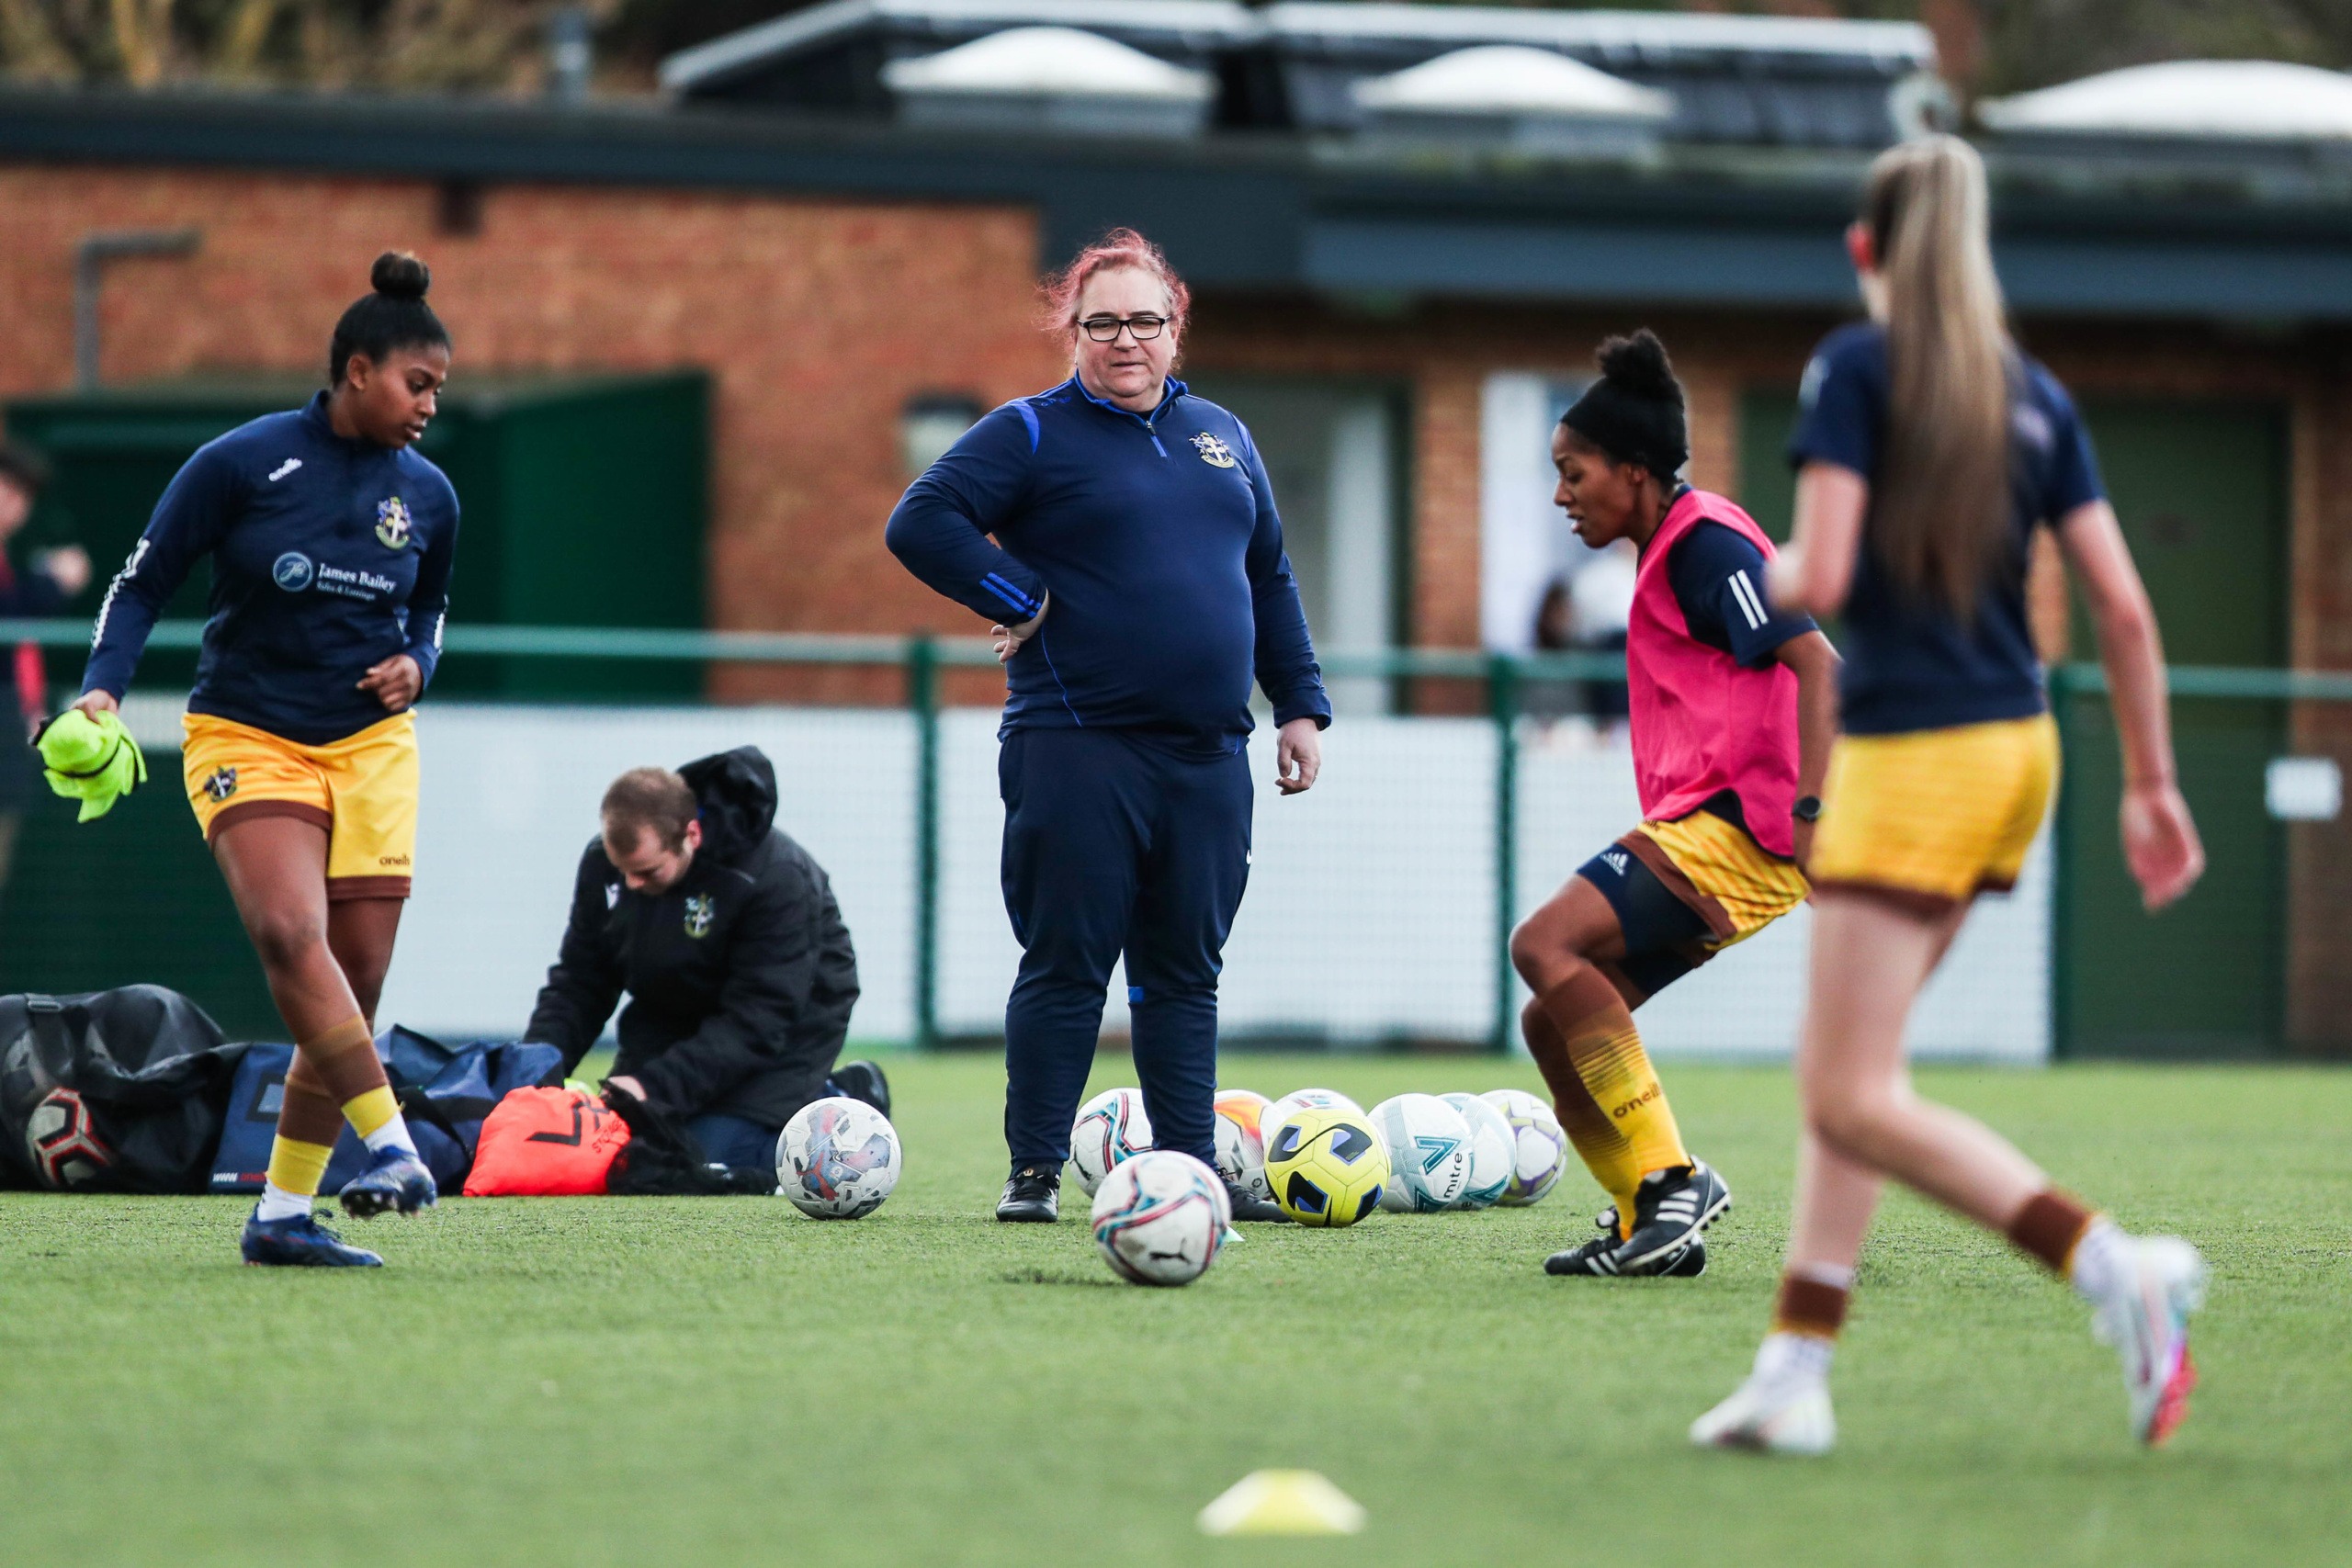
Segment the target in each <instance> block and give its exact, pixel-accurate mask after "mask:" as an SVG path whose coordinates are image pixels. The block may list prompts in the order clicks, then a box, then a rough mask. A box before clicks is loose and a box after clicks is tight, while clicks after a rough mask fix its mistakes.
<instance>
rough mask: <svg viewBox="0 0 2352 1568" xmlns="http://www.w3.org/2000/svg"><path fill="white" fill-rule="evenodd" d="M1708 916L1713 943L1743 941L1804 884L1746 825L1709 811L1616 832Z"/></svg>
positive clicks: (1800, 896)
mask: <svg viewBox="0 0 2352 1568" xmlns="http://www.w3.org/2000/svg"><path fill="white" fill-rule="evenodd" d="M1618 841H1619V842H1620V843H1622V844H1623V845H1624V846H1625V847H1626V848H1627V849H1629V850H1631V851H1633V852H1634V853H1635V854H1636V855H1638V856H1640V857H1641V861H1642V863H1643V864H1644V865H1646V866H1647V867H1649V869H1650V871H1651V872H1652V873H1653V874H1656V876H1657V879H1658V880H1659V881H1660V882H1663V883H1664V884H1666V886H1667V888H1668V891H1670V892H1671V893H1673V894H1674V896H1675V897H1678V898H1679V899H1681V900H1682V901H1683V902H1684V903H1685V904H1688V905H1690V906H1691V908H1693V909H1695V910H1696V911H1698V913H1699V917H1700V918H1701V919H1703V920H1705V921H1706V922H1707V930H1708V931H1709V932H1710V933H1711V934H1710V936H1709V939H1708V942H1707V946H1708V949H1709V950H1710V951H1716V950H1720V949H1723V948H1726V947H1729V946H1731V945H1732V944H1733V943H1735V942H1745V941H1747V939H1748V938H1749V937H1751V936H1754V935H1755V934H1756V933H1757V932H1758V931H1762V930H1763V929H1764V928H1765V927H1766V926H1769V925H1770V924H1771V923H1772V922H1773V921H1774V920H1777V919H1780V918H1781V916H1782V915H1785V914H1787V913H1788V912H1789V911H1790V910H1791V909H1793V908H1796V907H1797V906H1798V905H1799V904H1802V903H1804V898H1805V895H1806V893H1808V892H1809V891H1811V889H1810V888H1809V887H1807V886H1806V885H1805V879H1804V873H1803V872H1801V871H1799V870H1798V869H1797V866H1796V862H1794V861H1788V860H1782V859H1781V858H1780V857H1779V856H1778V855H1775V854H1771V853H1770V852H1767V851H1766V850H1765V849H1764V847H1763V846H1762V845H1760V844H1758V842H1757V841H1756V840H1754V839H1752V838H1750V837H1748V835H1747V829H1743V828H1741V827H1740V826H1739V825H1738V824H1737V823H1736V822H1733V821H1730V820H1729V819H1727V818H1722V817H1718V816H1716V815H1715V814H1714V813H1713V812H1712V811H1694V812H1692V813H1691V815H1690V816H1688V817H1684V818H1679V819H1678V820H1676V821H1672V822H1645V823H1643V824H1642V825H1641V826H1640V827H1639V828H1638V829H1634V831H1633V832H1631V833H1628V834H1626V835H1625V836H1624V837H1623V839H1621V840H1618Z"/></svg>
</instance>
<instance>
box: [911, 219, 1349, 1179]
mask: <svg viewBox="0 0 2352 1568" xmlns="http://www.w3.org/2000/svg"><path fill="white" fill-rule="evenodd" d="M1046 299H1047V303H1048V309H1049V311H1050V314H1049V315H1048V318H1047V325H1048V327H1049V329H1050V330H1052V331H1054V332H1056V333H1058V334H1059V335H1060V336H1061V337H1062V338H1063V339H1064V340H1065V341H1066V342H1067V343H1068V344H1069V349H1070V377H1069V379H1068V380H1066V381H1064V382H1063V383H1062V384H1061V385H1060V386H1057V387H1055V388H1052V389H1049V390H1046V391H1044V392H1040V393H1038V394H1036V395H1035V396H1034V397H1027V398H1017V399H1015V400H1012V402H1009V403H1007V404H1005V405H1004V406H1003V407H1002V408H1000V409H998V410H997V411H996V412H993V413H991V414H989V416H988V417H986V418H985V419H983V420H981V421H980V422H979V423H978V424H975V425H974V426H973V427H972V428H971V429H970V430H969V431H967V432H966V433H965V434H964V436H963V438H962V439H961V440H959V441H958V442H956V446H954V448H953V449H951V450H950V451H949V452H948V453H947V455H946V456H945V457H942V458H940V460H939V461H938V462H936V463H934V464H933V465H932V467H931V469H930V471H929V472H927V473H925V474H924V475H923V476H922V478H921V479H917V480H916V481H915V482H914V484H913V485H911V486H910V487H909V489H908V491H907V493H906V495H905V497H904V498H903V499H901V500H900V502H899V506H898V510H897V511H895V512H894V513H891V516H890V525H889V532H888V539H889V545H890V548H891V550H892V552H893V553H895V554H896V555H897V556H898V558H899V559H900V560H901V561H903V562H905V563H906V566H907V569H908V570H910V571H912V572H913V573H914V574H915V575H916V576H917V577H919V578H921V579H922V581H924V582H926V583H929V584H930V585H931V586H932V587H933V588H934V589H936V590H938V591H939V592H941V593H944V594H945V595H946V596H947V597H949V598H951V599H954V600H955V601H956V602H957V603H958V604H963V605H965V606H966V607H967V608H969V609H971V610H973V611H975V612H977V613H978V614H979V615H984V616H987V617H988V618H989V620H990V621H991V622H992V623H994V626H993V631H994V635H995V637H996V639H997V657H998V658H999V659H1000V660H1002V661H1003V663H1004V665H1005V671H1006V681H1007V686H1008V692H1007V695H1006V699H1005V705H1004V722H1003V727H1002V728H1001V731H1000V737H1001V740H1002V742H1003V744H1002V749H1001V752H1000V755H999V761H998V780H999V784H1000V788H1001V793H1002V795H1003V797H1004V807H1005V820H1004V859H1003V880H1004V901H1005V908H1006V911H1007V912H1008V913H1009V914H1010V915H1011V916H1012V931H1013V934H1014V936H1015V937H1017V938H1018V939H1019V940H1020V942H1021V947H1022V961H1021V970H1020V975H1019V976H1018V978H1017V979H1016V980H1015V981H1014V982H1013V987H1012V998H1011V999H1010V1001H1008V1002H1007V1004H1006V1007H1005V1021H1004V1033H1005V1074H1006V1092H1005V1119H1004V1122H1005V1141H1006V1143H1007V1145H1008V1146H1009V1148H1010V1150H1011V1153H1012V1176H1011V1178H1010V1179H1008V1180H1007V1181H1006V1183H1005V1188H1004V1195H1003V1198H1002V1200H1001V1201H1000V1202H999V1203H998V1205H997V1217H998V1218H999V1219H1001V1220H1021V1221H1043V1222H1051V1221H1053V1220H1055V1219H1057V1218H1058V1217H1059V1213H1060V1209H1059V1194H1060V1181H1061V1168H1062V1162H1063V1161H1064V1160H1065V1159H1067V1158H1068V1157H1069V1133H1070V1123H1071V1122H1072V1120H1073V1119H1074V1117H1075V1115H1076V1113H1077V1111H1078V1103H1079V1099H1080V1095H1081V1094H1082V1093H1083V1092H1084V1090H1085V1087H1086V1076H1087V1072H1088V1070H1089V1069H1090V1068H1091V1066H1092V1065H1093V1061H1094V1046H1095V1041H1096V1038H1097V1037H1098V1035H1099V1034H1100V1033H1101V1031H1102V1024H1103V1000H1104V998H1105V994H1106V988H1107V987H1108V986H1109V984H1110V979H1111V970H1112V966H1113V965H1114V964H1116V963H1117V962H1118V960H1119V959H1120V957H1121V956H1122V954H1124V955H1125V959H1126V964H1127V1000H1128V1004H1129V1006H1130V1008H1131V1009H1132V1010H1133V1017H1134V1030H1135V1059H1136V1076H1137V1077H1139V1078H1140V1079H1141V1080H1142V1085H1143V1094H1144V1106H1145V1111H1146V1114H1147V1115H1148V1117H1149V1118H1150V1121H1151V1124H1152V1129H1153V1133H1154V1134H1155V1136H1154V1142H1155V1143H1156V1144H1157V1145H1158V1146H1159V1147H1160V1148H1164V1149H1178V1150H1182V1152H1183V1153H1186V1154H1189V1155H1193V1156H1195V1157H1197V1158H1199V1159H1200V1160H1201V1161H1203V1162H1204V1164H1207V1165H1209V1166H1210V1167H1211V1168H1214V1167H1215V1165H1216V1115H1215V1111H1213V1109H1212V1107H1211V1101H1212V1100H1213V1098H1214V1096H1215V1094H1216V984H1217V975H1218V971H1219V969H1220V968H1221V966H1222V962H1223V950H1224V946H1225V940H1226V936H1227V933H1228V932H1229V931H1231V929H1232V926H1233V917H1234V913H1235V911H1236V910H1237V909H1238V908H1240V904H1241V893H1242V888H1243V886H1244V885H1245V884H1246V883H1247V881H1248V880H1249V867H1250V808H1251V791H1250V765H1249V759H1248V753H1247V751H1246V750H1245V747H1246V743H1247V741H1248V739H1249V735H1250V729H1251V728H1252V727H1253V724H1254V720H1253V719H1252V717H1251V716H1250V687H1251V685H1252V683H1253V682H1254V683H1255V684H1257V685H1258V686H1260V687H1262V688H1263V689H1264V691H1265V693H1266V695H1267V697H1268V699H1269V700H1270V701H1271V702H1272V705H1273V709H1274V723H1275V725H1276V726H1277V727H1278V729H1279V739H1278V741H1277V743H1276V759H1277V761H1276V777H1275V781H1274V783H1275V786H1276V788H1278V789H1279V790H1280V791H1281V792H1282V793H1283V795H1296V794H1298V793H1300V792H1302V791H1304V790H1306V789H1307V788H1309V787H1311V786H1312V785H1313V784H1314V783H1315V775H1316V772H1317V769H1318V767H1319V766H1320V765H1321V748H1320V742H1319V739H1318V735H1319V732H1320V731H1321V730H1322V728H1324V727H1325V726H1326V725H1328V724H1329V723H1330V718H1331V705H1330V702H1329V699H1328V698H1327V697H1326V696H1325V694H1324V691H1323V679H1322V672H1321V671H1320V670H1319V669H1318V668H1317V665H1316V662H1315V649H1314V645H1313V643H1312V642H1311V640H1310V639H1309V637H1308V636H1307V630H1306V615H1305V613H1304V612H1303V611H1302V610H1301V609H1300V607H1299V600H1298V584H1297V582H1296V581H1295V579H1294V578H1293V577H1292V575H1291V570H1290V560H1289V558H1288V557H1286V556H1285V555H1284V554H1283V529H1282V519H1281V517H1280V516H1279V515H1278V514H1277V513H1276V512H1275V510H1274V496H1273V489H1272V486H1271V485H1270V484H1269V483H1268V482H1267V479H1266V468H1265V465H1264V464H1263V463H1262V462H1261V461H1260V460H1259V457H1258V449H1257V446H1256V444H1255V443H1254V442H1252V441H1251V440H1250V432H1249V431H1248V430H1247V429H1245V428H1244V427H1243V426H1242V423H1241V422H1240V421H1239V420H1238V419H1236V418H1235V417H1234V416H1233V415H1232V414H1230V413H1228V412H1226V411H1225V410H1224V409H1221V408H1219V407H1217V406H1216V404H1215V403H1212V402H1210V401H1208V400H1205V399H1204V398H1198V397H1195V396H1193V394H1192V393H1191V392H1189V391H1188V390H1186V389H1185V386H1184V383H1182V381H1178V380H1175V379H1172V378H1171V377H1170V371H1172V370H1173V369H1174V367H1175V363H1176V357H1177V352H1178V349H1179V347H1180V345H1181V344H1182V340H1183V332H1184V321H1185V312H1186V310H1187V309H1188V308H1189V306H1190V304H1191V295H1190V293H1189V291H1187V290H1186V288H1184V284H1183V280H1182V278H1180V277H1178V276H1176V273H1175V271H1174V269H1173V268H1171V267H1170V265H1168V260H1167V258H1166V257H1165V256H1163V255H1161V254H1160V253H1159V248H1158V247H1157V246H1155V245H1153V244H1152V243H1150V242H1149V241H1148V240H1146V239H1145V238H1144V237H1143V236H1142V235H1140V234H1137V233H1136V232H1135V231H1132V230H1127V229H1121V230H1115V231H1113V232H1111V233H1110V234H1107V235H1105V236H1104V237H1103V240H1102V241H1101V242H1100V243H1096V244H1094V245H1091V246H1090V247H1088V248H1087V249H1086V250H1085V251H1083V252H1081V253H1080V254H1079V256H1078V258H1077V259H1076V260H1075V261H1073V262H1072V263H1071V264H1070V265H1069V266H1068V267H1067V268H1065V269H1064V270H1063V271H1062V272H1061V273H1059V274H1057V276H1055V277H1054V278H1052V279H1051V280H1050V281H1049V282H1048V283H1047V285H1046ZM1233 1206H1234V1215H1235V1217H1236V1218H1237V1219H1244V1220H1250V1219H1262V1220H1273V1219H1280V1218H1282V1217H1283V1215H1282V1211H1281V1210H1279V1209H1277V1208H1275V1207H1274V1206H1273V1205H1272V1204H1271V1203H1267V1202H1264V1201H1261V1200H1256V1199H1252V1198H1250V1196H1249V1195H1248V1194H1247V1193H1246V1192H1244V1191H1241V1190H1235V1191H1234V1192H1233Z"/></svg>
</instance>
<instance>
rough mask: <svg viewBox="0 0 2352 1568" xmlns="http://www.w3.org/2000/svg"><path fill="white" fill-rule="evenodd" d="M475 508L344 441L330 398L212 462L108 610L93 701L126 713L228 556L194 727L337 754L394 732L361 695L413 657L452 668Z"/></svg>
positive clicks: (238, 434)
mask: <svg viewBox="0 0 2352 1568" xmlns="http://www.w3.org/2000/svg"><path fill="white" fill-rule="evenodd" d="M457 549H458V493H457V491H454V490H452V489H450V488H449V480H448V479H447V476H445V475H444V474H443V473H442V472H441V470H440V469H439V468H435V466H434V465H433V462H432V461H431V459H429V458H426V457H420V456H418V454H417V453H416V452H414V451H413V450H411V449H409V448H406V447H399V448H395V447H390V446H377V445H376V444H375V443H374V442H372V441H358V440H352V439H349V438H347V437H345V436H341V435H337V434H335V433H334V426H333V425H331V424H330V423H328V422H327V395H326V393H324V392H321V393H319V394H317V395H316V396H315V397H313V398H311V401H310V406H308V407H307V408H302V409H297V410H294V411H293V412H288V413H273V414H266V415H264V416H263V417H262V418H260V419H257V420H254V421H253V422H251V423H247V424H241V425H239V426H238V427H237V428H236V429H234V430H232V431H231V432H229V433H228V434H226V435H223V436H221V437H220V438H219V439H218V440H215V441H210V442H207V443H206V444H205V445H204V446H200V447H198V448H197V452H196V456H194V457H190V458H189V459H188V460H187V465H186V466H185V467H184V468H181V469H180V471H179V473H178V475H177V476H176V477H175V478H174V479H173V480H172V482H171V485H170V487H169V488H168V489H166V490H165V491H164V498H163V500H161V501H159V502H156V503H155V514H154V516H153V518H152V519H151V520H150V521H149V522H148V524H147V529H146V532H145V533H143V534H141V535H140V536H139V543H138V545H137V546H136V547H134V548H133V549H132V550H131V552H130V560H129V561H128V562H126V563H125V564H124V566H123V569H122V570H121V571H119V572H118V573H117V574H116V575H115V580H114V583H113V586H111V587H109V588H108V589H107V597H106V603H105V604H102V605H100V606H99V609H98V626H97V634H96V637H95V638H94V639H93V641H92V645H91V649H90V660H89V664H88V666H87V667H86V669H85V671H84V673H83V676H82V690H84V691H85V692H92V691H106V692H110V693H112V694H114V695H116V696H118V697H119V696H120V695H122V694H123V689H124V688H125V687H127V686H129V685H130V676H131V671H133V670H134V669H135V668H136V667H137V666H138V663H139V656H140V654H141V652H142V651H143V650H144V649H145V648H146V646H147V634H148V633H149V632H151V631H153V629H154V627H155V618H156V617H157V616H158V615H162V614H163V611H164V604H166V603H167V602H168V601H169V600H170V599H171V596H172V594H173V593H174V592H175V591H176V590H177V589H178V588H179V585H180V584H181V582H182V581H186V579H187V574H188V572H189V571H190V570H193V569H194V568H195V566H196V563H197V562H198V560H200V559H202V558H204V557H206V556H209V557H211V558H212V597H211V614H210V615H209V617H208V618H207V619H206V621H205V623H204V651H203V653H202V655H201V656H200V657H199V658H198V660H197V666H196V690H195V691H194V692H192V693H191V694H189V696H188V703H187V705H188V711H189V712H191V713H204V714H212V715H215V716H219V717H221V718H225V719H230V720H233V721H234V722H236V723H238V724H246V725H251V726H252V727H253V728H255V729H263V730H267V731H268V732H269V733H270V734H272V735H276V736H280V737H282V738H284V739H288V740H291V741H294V742H296V743H297V744H298V745H303V746H325V745H329V744H331V743H333V742H334V741H337V740H340V739H343V738H344V737H345V736H346V735H354V734H356V733H357V732H359V731H360V730H362V729H365V728H368V726H369V725H371V724H380V723H382V722H383V720H384V718H385V716H386V715H385V712H384V705H383V704H382V703H381V702H379V701H378V700H377V699H376V697H375V695H374V694H371V693H368V692H363V691H361V690H359V689H358V688H359V678H360V677H361V676H363V675H365V674H366V673H367V672H368V669H369V667H370V666H372V665H375V664H378V663H379V662H381V661H382V660H387V659H390V658H391V657H392V656H393V655H394V654H396V653H405V654H408V655H409V656H410V657H411V658H413V659H414V660H416V668H417V672H418V673H419V674H420V675H422V676H424V682H425V684H427V685H430V684H432V682H433V671H434V667H435V665H436V664H437V663H438V662H439V661H440V658H441V623H442V621H443V619H444V617H445V616H446V615H447V611H448V607H449V569H450V565H451V562H452V561H453V560H454V559H455V558H456V556H457Z"/></svg>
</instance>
